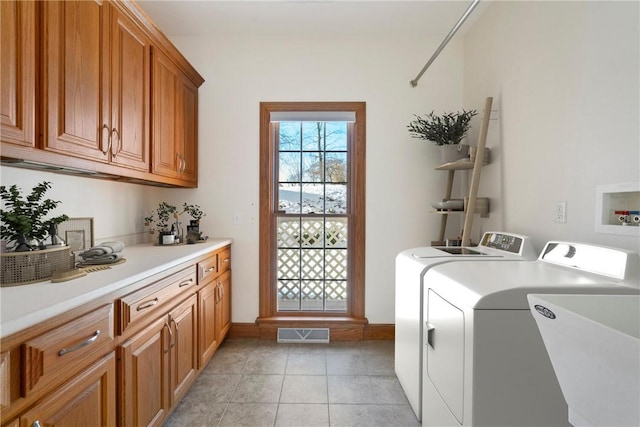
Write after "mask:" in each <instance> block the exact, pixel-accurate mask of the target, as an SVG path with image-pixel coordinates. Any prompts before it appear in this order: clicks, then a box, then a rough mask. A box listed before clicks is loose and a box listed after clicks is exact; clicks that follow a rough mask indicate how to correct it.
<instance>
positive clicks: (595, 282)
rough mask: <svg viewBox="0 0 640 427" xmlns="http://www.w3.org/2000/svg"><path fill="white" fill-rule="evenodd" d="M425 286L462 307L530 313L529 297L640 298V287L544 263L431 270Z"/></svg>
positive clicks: (460, 265)
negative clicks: (630, 296) (544, 295)
mask: <svg viewBox="0 0 640 427" xmlns="http://www.w3.org/2000/svg"><path fill="white" fill-rule="evenodd" d="M424 283H425V285H426V286H427V287H429V288H430V289H433V290H435V291H436V292H437V293H438V294H440V295H441V296H442V297H443V298H445V299H447V300H448V301H450V302H451V303H452V304H456V305H458V306H462V305H463V306H467V307H470V308H473V309H483V310H493V309H498V310H499V309H512V310H528V309H529V305H528V302H527V295H528V294H535V293H544V294H578V293H580V294H630V295H634V294H640V288H638V287H637V286H638V284H637V283H636V284H633V283H632V282H629V281H625V280H620V279H615V278H611V277H606V276H602V275H598V274H593V273H590V272H582V271H577V270H574V269H569V268H564V267H560V266H557V265H554V264H550V263H544V262H540V261H535V262H529V261H515V262H500V261H494V260H487V261H484V262H470V261H459V262H454V263H447V264H440V265H437V266H434V267H433V268H431V269H430V270H428V271H427V272H426V274H425V276H424Z"/></svg>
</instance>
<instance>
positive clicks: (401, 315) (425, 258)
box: [395, 231, 537, 419]
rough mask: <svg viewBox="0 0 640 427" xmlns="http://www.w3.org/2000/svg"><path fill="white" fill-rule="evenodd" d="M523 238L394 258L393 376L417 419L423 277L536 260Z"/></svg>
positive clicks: (498, 235) (495, 238) (500, 236)
mask: <svg viewBox="0 0 640 427" xmlns="http://www.w3.org/2000/svg"><path fill="white" fill-rule="evenodd" d="M536 258H537V252H536V251H535V250H534V248H533V245H532V243H531V240H530V239H529V238H528V237H526V236H521V235H518V234H511V233H503V232H494V231H490V232H486V233H484V235H483V236H482V239H481V241H480V244H479V245H478V246H471V247H460V246H449V247H420V248H413V249H407V250H405V251H402V252H401V253H400V254H398V256H397V257H396V312H395V316H396V323H395V372H396V375H397V377H398V380H399V381H400V384H401V385H402V388H403V389H404V392H405V394H406V395H407V399H408V400H409V403H410V404H411V407H412V408H413V411H414V412H415V414H416V416H417V417H418V419H421V416H422V414H421V402H422V397H421V389H422V351H423V346H422V325H423V318H422V315H423V310H422V301H423V289H424V281H423V277H424V275H425V273H426V272H427V271H428V270H429V269H430V268H432V267H434V266H436V265H440V264H443V263H449V262H452V261H460V260H468V261H488V260H494V261H522V260H535V259H536Z"/></svg>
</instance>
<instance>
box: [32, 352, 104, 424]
mask: <svg viewBox="0 0 640 427" xmlns="http://www.w3.org/2000/svg"><path fill="white" fill-rule="evenodd" d="M20 422H21V425H23V426H32V425H41V426H115V425H116V366H115V357H114V354H113V352H112V353H111V354H109V355H108V356H106V357H104V358H103V359H101V360H100V361H98V362H97V363H95V364H93V365H91V366H90V367H89V368H87V369H86V370H84V371H83V372H82V373H80V374H79V375H78V376H76V377H75V378H74V379H73V380H71V381H69V382H68V383H66V384H65V385H63V386H62V387H61V388H58V389H57V390H56V391H54V392H53V393H52V394H50V395H49V396H47V397H45V398H44V400H41V401H40V402H39V403H38V404H37V405H36V406H34V407H33V408H31V409H30V410H28V411H27V412H26V413H24V414H23V416H22V417H20ZM38 422H39V424H36V423H38Z"/></svg>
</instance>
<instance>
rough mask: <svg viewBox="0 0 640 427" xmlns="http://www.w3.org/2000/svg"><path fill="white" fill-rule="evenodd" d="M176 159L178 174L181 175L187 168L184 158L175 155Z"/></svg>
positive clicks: (180, 155) (177, 154) (178, 154)
mask: <svg viewBox="0 0 640 427" xmlns="http://www.w3.org/2000/svg"><path fill="white" fill-rule="evenodd" d="M176 157H177V158H178V174H180V175H182V174H183V173H184V170H185V169H186V168H187V163H186V162H185V161H184V156H183V155H182V154H180V153H176Z"/></svg>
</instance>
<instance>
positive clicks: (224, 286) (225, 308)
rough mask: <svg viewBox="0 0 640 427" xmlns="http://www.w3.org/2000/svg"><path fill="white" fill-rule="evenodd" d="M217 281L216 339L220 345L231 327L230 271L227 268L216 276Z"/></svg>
mask: <svg viewBox="0 0 640 427" xmlns="http://www.w3.org/2000/svg"><path fill="white" fill-rule="evenodd" d="M217 283H218V298H217V300H218V303H217V305H216V330H217V331H216V339H217V341H218V345H220V343H222V340H224V337H225V336H226V335H227V332H229V329H230V328H231V271H230V270H227V271H226V272H225V273H224V274H222V275H221V276H220V277H218V279H217Z"/></svg>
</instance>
